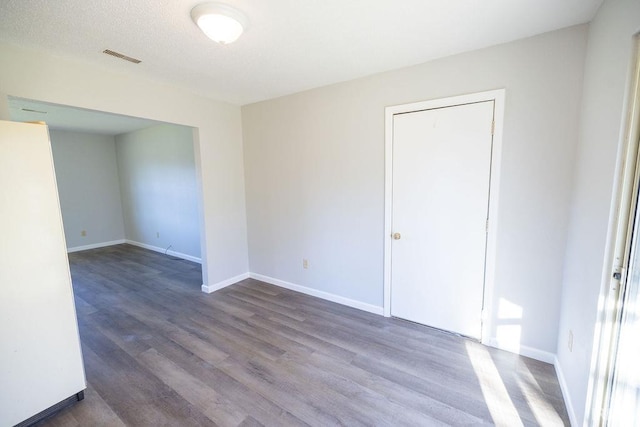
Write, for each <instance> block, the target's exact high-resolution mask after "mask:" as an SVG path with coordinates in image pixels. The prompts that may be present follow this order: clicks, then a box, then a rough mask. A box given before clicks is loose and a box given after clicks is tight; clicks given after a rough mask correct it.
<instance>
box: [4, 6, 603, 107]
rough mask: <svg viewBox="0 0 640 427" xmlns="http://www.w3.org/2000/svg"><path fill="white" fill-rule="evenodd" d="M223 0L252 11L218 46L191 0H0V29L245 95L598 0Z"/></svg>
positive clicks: (393, 60)
mask: <svg viewBox="0 0 640 427" xmlns="http://www.w3.org/2000/svg"><path fill="white" fill-rule="evenodd" d="M225 2H226V3H227V4H231V5H233V6H235V7H236V8H238V9H240V10H241V11H243V12H244V14H245V15H246V16H247V17H248V20H249V25H248V28H247V30H246V32H245V34H244V35H243V36H242V37H240V39H239V40H238V41H236V42H235V43H233V44H230V45H227V46H221V45H218V44H216V43H214V42H212V41H210V40H209V39H207V38H206V37H205V36H204V34H202V33H201V32H200V30H199V29H198V28H197V27H196V26H195V24H193V22H192V21H191V18H190V11H191V9H192V8H193V6H195V5H196V4H198V3H199V2H198V1H194V0H101V1H96V0H2V1H1V2H0V40H2V41H5V42H9V43H12V44H19V45H25V46H30V47H33V48H36V49H45V50H48V51H50V52H52V53H54V54H56V55H60V56H68V57H72V58H75V59H79V60H83V61H87V62H91V63H95V64H99V65H101V66H104V67H109V68H112V69H116V70H120V71H121V72H124V73H133V74H138V75H142V76H145V77H147V78H152V79H156V80H160V81H164V82H169V83H172V84H174V85H177V86H180V87H183V88H186V89H188V90H191V91H193V92H195V93H198V94H201V95H203V96H206V97H210V98H215V99H220V100H225V101H228V102H231V103H233V104H239V105H243V104H247V103H252V102H256V101H260V100H264V99H269V98H274V97H278V96H282V95H286V94H290V93H294V92H299V91H302V90H305V89H310V88H314V87H319V86H324V85H327V84H331V83H336V82H340V81H345V80H350V79H354V78H357V77H362V76H365V75H370V74H374V73H378V72H382V71H387V70H391V69H396V68H401V67H405V66H409V65H414V64H419V63H422V62H425V61H428V60H430V59H434V58H438V57H442V56H447V55H452V54H455V53H460V52H464V51H469V50H474V49H479V48H482V47H487V46H491V45H495V44H499V43H505V42H508V41H512V40H516V39H519V38H523V37H528V36H532V35H535V34H540V33H543V32H547V31H551V30H555V29H559V28H563V27H567V26H571V25H575V24H580V23H585V22H588V21H590V19H591V18H592V17H593V15H594V14H595V12H596V10H597V8H598V7H599V5H600V3H601V2H602V0H482V1H480V0H226V1H225ZM104 49H112V50H115V51H117V52H121V53H123V54H125V55H128V56H132V57H135V58H138V59H141V60H142V63H141V64H138V65H134V64H131V63H128V62H124V61H122V60H119V59H115V58H113V57H110V56H107V55H104V54H103V53H101V52H102V51H103V50H104Z"/></svg>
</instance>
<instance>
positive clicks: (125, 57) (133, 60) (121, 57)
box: [102, 49, 142, 64]
mask: <svg viewBox="0 0 640 427" xmlns="http://www.w3.org/2000/svg"><path fill="white" fill-rule="evenodd" d="M102 53H106V54H107V55H111V56H115V57H116V58H120V59H124V60H125V61H129V62H133V63H134V64H139V63H141V62H142V61H140V60H139V59H136V58H132V57H130V56H127V55H123V54H121V53H118V52H114V51H113V50H110V49H105V50H103V51H102Z"/></svg>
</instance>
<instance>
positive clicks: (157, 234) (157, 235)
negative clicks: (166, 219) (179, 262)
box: [156, 231, 160, 239]
mask: <svg viewBox="0 0 640 427" xmlns="http://www.w3.org/2000/svg"><path fill="white" fill-rule="evenodd" d="M156 238H158V239H159V238H160V232H159V231H156Z"/></svg>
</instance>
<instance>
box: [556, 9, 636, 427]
mask: <svg viewBox="0 0 640 427" xmlns="http://www.w3.org/2000/svg"><path fill="white" fill-rule="evenodd" d="M638 31H640V2H638V1H637V0H607V1H605V3H604V4H603V5H602V6H601V8H600V10H599V11H598V14H597V15H596V17H595V19H594V20H593V22H592V23H591V25H590V29H589V44H588V50H587V59H586V63H585V78H584V92H583V101H582V112H581V121H580V122H581V124H580V135H581V136H580V141H579V145H578V150H577V163H576V170H575V177H574V189H573V200H572V204H571V219H570V225H569V233H568V241H567V249H566V258H565V268H564V279H563V283H564V285H563V296H562V305H561V313H562V316H561V319H560V333H559V338H558V360H559V363H560V367H561V370H562V372H563V373H564V378H565V380H566V383H567V386H568V388H567V389H568V390H569V392H570V400H569V402H568V403H569V404H570V405H571V406H572V407H573V409H574V412H575V417H576V420H577V422H578V424H579V425H582V420H583V418H584V414H585V403H586V402H585V401H586V397H587V389H588V383H589V379H590V368H591V355H592V347H593V342H594V331H595V328H596V317H597V306H598V299H599V298H600V295H601V289H602V285H603V278H604V277H606V278H607V279H606V281H607V282H608V277H609V275H610V271H608V268H605V264H606V263H604V260H605V249H606V246H607V240H608V237H607V236H608V233H609V221H610V218H611V217H612V215H613V210H612V209H613V207H612V206H611V202H612V197H613V185H614V178H615V176H616V161H617V158H618V152H619V141H620V135H621V132H622V131H623V129H622V127H621V125H622V118H623V117H622V115H623V107H624V100H625V95H626V91H627V84H628V80H629V79H628V75H629V70H630V67H631V58H632V36H633V34H635V33H636V32H638ZM569 330H572V331H573V352H569V350H568V345H567V342H568V335H569Z"/></svg>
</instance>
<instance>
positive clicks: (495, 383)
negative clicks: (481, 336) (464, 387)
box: [466, 342, 523, 427]
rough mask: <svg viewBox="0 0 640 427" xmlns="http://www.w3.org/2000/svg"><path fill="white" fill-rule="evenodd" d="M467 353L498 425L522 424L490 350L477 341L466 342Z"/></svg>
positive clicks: (494, 420)
mask: <svg viewBox="0 0 640 427" xmlns="http://www.w3.org/2000/svg"><path fill="white" fill-rule="evenodd" d="M466 350H467V354H468V355H469V360H470V361H471V365H472V366H473V370H474V371H475V374H476V376H477V377H478V382H479V383H480V387H481V389H482V395H483V396H484V401H485V403H486V405H487V408H488V409H489V412H490V413H491V418H493V422H494V423H495V425H497V426H513V427H515V426H522V425H523V424H522V420H521V419H520V415H519V414H518V411H517V410H516V407H515V406H514V405H513V402H512V401H511V397H509V392H508V391H507V388H506V387H505V385H504V383H503V382H502V379H501V378H500V373H499V372H498V369H497V368H496V366H495V364H494V363H493V359H492V358H491V355H490V354H489V351H488V350H487V349H486V348H484V347H483V346H480V345H478V344H476V343H471V342H467V343H466Z"/></svg>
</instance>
